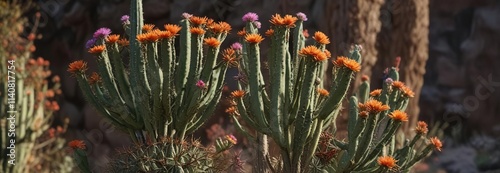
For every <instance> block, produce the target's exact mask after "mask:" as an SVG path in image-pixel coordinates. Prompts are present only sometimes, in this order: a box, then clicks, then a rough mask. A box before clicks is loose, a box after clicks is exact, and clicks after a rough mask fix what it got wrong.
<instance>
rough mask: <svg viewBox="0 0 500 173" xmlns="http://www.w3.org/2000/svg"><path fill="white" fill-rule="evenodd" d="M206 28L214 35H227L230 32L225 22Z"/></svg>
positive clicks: (229, 27)
mask: <svg viewBox="0 0 500 173" xmlns="http://www.w3.org/2000/svg"><path fill="white" fill-rule="evenodd" d="M208 28H209V29H210V31H212V32H214V33H228V32H229V31H231V25H229V24H228V23H227V22H219V23H212V24H211V25H209V26H208Z"/></svg>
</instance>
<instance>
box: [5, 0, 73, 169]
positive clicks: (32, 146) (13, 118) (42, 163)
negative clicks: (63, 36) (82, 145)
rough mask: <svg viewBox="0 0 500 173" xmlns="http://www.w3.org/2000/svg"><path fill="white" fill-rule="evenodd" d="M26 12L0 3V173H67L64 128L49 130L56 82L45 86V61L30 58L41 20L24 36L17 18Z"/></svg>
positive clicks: (22, 7)
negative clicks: (0, 59)
mask: <svg viewBox="0 0 500 173" xmlns="http://www.w3.org/2000/svg"><path fill="white" fill-rule="evenodd" d="M29 6H30V5H29V4H19V3H17V2H16V1H14V2H8V1H7V2H4V1H2V2H0V8H1V9H2V11H1V12H0V35H3V36H6V37H2V38H0V43H1V45H0V57H2V61H1V62H0V76H1V77H2V79H1V80H2V81H1V82H0V101H1V103H0V111H1V112H2V113H1V114H0V115H1V116H0V127H1V128H0V146H1V150H0V155H1V156H0V158H1V159H0V172H5V173H10V172H15V173H18V172H19V173H21V172H50V171H52V172H54V171H55V172H71V171H72V170H71V169H72V162H71V158H70V157H67V156H66V155H65V154H64V152H63V150H62V149H63V148H64V143H65V140H64V139H63V138H62V137H61V134H63V133H64V132H65V131H66V125H67V122H66V125H63V126H58V127H57V128H53V127H51V125H52V122H53V120H54V118H55V116H54V112H55V111H58V110H59V105H58V103H57V102H56V96H57V95H58V94H60V93H61V90H60V89H59V87H60V83H59V77H57V76H54V77H53V78H52V79H51V82H49V80H50V79H49V77H50V76H51V72H50V70H49V64H50V63H49V61H47V60H44V59H43V58H37V59H34V58H32V53H33V51H35V49H36V48H35V46H34V44H33V41H34V40H35V39H36V37H37V36H36V34H35V33H36V27H37V25H38V19H39V17H40V15H39V14H37V15H36V19H37V20H36V21H35V24H34V27H33V30H31V31H28V32H24V26H25V24H26V23H27V21H26V19H25V18H23V17H22V14H23V12H24V11H25V10H27V9H29V8H28V7H29ZM23 35H27V37H25V36H23ZM8 76H9V77H8ZM49 83H53V84H50V85H49ZM14 151H15V153H13V152H14ZM14 164H15V165H14Z"/></svg>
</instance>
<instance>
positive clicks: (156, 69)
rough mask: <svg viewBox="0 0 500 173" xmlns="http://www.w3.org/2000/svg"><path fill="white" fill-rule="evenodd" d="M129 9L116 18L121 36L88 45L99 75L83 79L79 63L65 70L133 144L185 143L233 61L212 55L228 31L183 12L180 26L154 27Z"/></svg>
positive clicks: (101, 35) (136, 5)
mask: <svg viewBox="0 0 500 173" xmlns="http://www.w3.org/2000/svg"><path fill="white" fill-rule="evenodd" d="M131 3H132V7H131V15H130V16H124V17H122V22H123V25H124V29H125V31H126V33H127V35H124V36H119V35H109V34H110V32H111V31H110V30H109V29H107V28H101V29H99V30H97V31H96V32H95V34H94V38H92V39H91V40H89V42H88V43H87V46H88V48H89V49H88V51H89V52H90V53H92V54H94V55H95V56H96V57H97V64H98V72H97V73H96V72H94V73H92V74H91V75H90V77H87V74H86V73H85V70H86V63H85V62H83V61H75V62H73V63H71V64H70V66H69V69H68V71H70V72H71V73H73V74H74V76H75V77H76V79H77V80H78V84H79V86H80V88H81V89H82V91H83V93H84V95H85V97H86V99H87V100H88V101H89V102H90V104H91V105H92V106H93V107H94V108H96V109H97V110H98V111H99V112H100V113H101V114H103V115H104V116H105V117H107V118H108V119H110V120H112V122H113V124H114V125H116V126H117V127H119V128H121V129H123V130H125V131H127V132H129V133H130V136H131V137H132V138H133V139H134V140H135V141H136V142H141V143H144V142H147V141H157V140H158V139H159V138H160V137H164V136H168V137H174V138H177V139H183V138H184V136H185V135H186V134H190V133H192V132H194V131H195V130H196V129H198V128H199V127H200V126H201V125H203V123H204V122H205V120H207V119H208V118H209V116H210V115H211V114H212V113H213V111H214V109H215V106H216V104H217V103H218V101H219V99H220V97H221V92H222V88H223V84H224V76H225V74H226V69H227V68H228V65H229V64H230V63H231V61H232V60H230V59H224V60H222V61H218V60H217V57H218V55H219V52H220V45H221V43H222V42H223V41H224V39H225V38H226V36H227V34H228V32H229V31H230V30H231V26H230V25H229V24H227V23H225V22H214V21H213V20H211V19H208V18H206V17H196V16H192V15H190V14H184V17H185V18H184V19H183V20H182V21H181V22H180V24H181V25H180V26H178V25H173V24H166V25H164V30H163V29H157V28H155V26H154V25H151V24H145V25H143V19H142V4H141V1H140V0H138V1H132V2H131ZM120 37H122V39H120ZM125 37H126V38H125ZM176 38H179V40H180V43H179V45H180V46H179V49H176V48H175V41H176ZM127 39H128V40H127ZM231 50H232V49H227V50H225V57H227V58H230V56H231V55H229V53H230V52H231ZM127 57H129V64H128V68H126V65H125V64H124V62H125V61H124V58H127Z"/></svg>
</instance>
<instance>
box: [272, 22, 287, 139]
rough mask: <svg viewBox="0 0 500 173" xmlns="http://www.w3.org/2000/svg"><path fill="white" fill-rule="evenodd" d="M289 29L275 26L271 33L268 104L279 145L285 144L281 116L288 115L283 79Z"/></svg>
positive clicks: (273, 130) (274, 135) (273, 131)
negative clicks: (272, 53) (269, 103)
mask: <svg viewBox="0 0 500 173" xmlns="http://www.w3.org/2000/svg"><path fill="white" fill-rule="evenodd" d="M288 31H289V29H287V28H284V27H275V32H274V34H273V40H272V41H273V43H274V44H272V46H271V49H272V50H273V52H274V55H273V56H271V59H270V60H269V61H270V63H269V64H270V73H271V75H270V78H271V83H272V85H271V94H270V95H271V98H270V100H271V105H270V115H269V118H270V122H269V123H270V124H269V125H270V127H271V131H272V133H273V138H274V139H275V140H277V141H276V142H277V143H278V144H279V145H280V146H281V147H286V146H285V144H284V143H285V141H284V136H283V130H282V124H281V121H282V120H281V118H282V117H283V116H288V114H287V112H286V111H287V110H285V109H284V106H285V90H286V87H285V83H286V82H288V81H285V79H286V73H287V71H286V64H287V62H288V61H290V59H288V58H287V55H286V52H288V47H287V46H288V44H287V40H288V38H287V36H288Z"/></svg>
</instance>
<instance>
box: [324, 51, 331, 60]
mask: <svg viewBox="0 0 500 173" xmlns="http://www.w3.org/2000/svg"><path fill="white" fill-rule="evenodd" d="M325 55H326V57H327V58H331V57H332V53H331V52H330V51H329V50H326V49H325Z"/></svg>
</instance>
